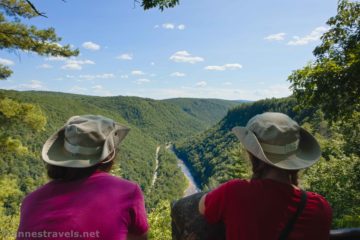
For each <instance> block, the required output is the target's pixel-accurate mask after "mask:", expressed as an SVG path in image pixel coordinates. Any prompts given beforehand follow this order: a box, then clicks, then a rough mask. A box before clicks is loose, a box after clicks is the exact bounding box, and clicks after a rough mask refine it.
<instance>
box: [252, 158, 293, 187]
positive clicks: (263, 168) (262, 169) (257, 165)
mask: <svg viewBox="0 0 360 240" xmlns="http://www.w3.org/2000/svg"><path fill="white" fill-rule="evenodd" d="M248 154H249V158H250V162H251V165H252V172H253V175H252V177H251V179H261V178H263V177H264V176H265V174H266V173H267V172H268V171H269V169H273V168H275V167H273V166H271V165H269V164H266V163H265V162H263V161H261V160H260V159H259V158H257V157H255V156H254V155H253V154H252V153H250V152H248ZM282 171H285V172H287V173H288V175H289V179H290V182H291V184H293V185H295V186H298V184H299V181H298V172H299V170H282Z"/></svg>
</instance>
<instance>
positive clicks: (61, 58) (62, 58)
mask: <svg viewBox="0 0 360 240" xmlns="http://www.w3.org/2000/svg"><path fill="white" fill-rule="evenodd" d="M66 59H67V58H66V57H61V56H56V57H54V56H50V57H47V58H45V60H46V61H65V60H66Z"/></svg>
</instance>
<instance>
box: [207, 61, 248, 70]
mask: <svg viewBox="0 0 360 240" xmlns="http://www.w3.org/2000/svg"><path fill="white" fill-rule="evenodd" d="M241 68H242V65H241V64H239V63H227V64H224V65H221V66H206V67H205V68H204V69H205V70H211V71H225V70H237V69H241Z"/></svg>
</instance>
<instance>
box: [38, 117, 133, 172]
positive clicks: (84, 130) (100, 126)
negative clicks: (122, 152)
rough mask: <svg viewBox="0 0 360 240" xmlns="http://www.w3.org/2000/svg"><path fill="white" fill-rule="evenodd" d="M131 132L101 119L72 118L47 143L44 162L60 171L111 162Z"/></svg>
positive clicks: (43, 154) (124, 127) (126, 128)
mask: <svg viewBox="0 0 360 240" xmlns="http://www.w3.org/2000/svg"><path fill="white" fill-rule="evenodd" d="M129 131H130V129H129V128H128V127H126V126H123V125H120V124H118V123H116V122H114V121H113V120H112V119H109V118H106V117H103V116H100V115H83V116H74V117H71V118H70V119H69V120H68V121H67V123H66V124H65V125H64V126H63V127H62V128H60V129H59V130H58V131H57V132H55V133H54V134H53V135H52V136H51V137H50V138H49V139H48V140H46V142H45V144H44V146H43V148H42V158H43V160H44V161H45V162H47V163H49V164H51V165H56V166H62V167H72V168H86V167H91V166H94V165H96V164H98V163H100V162H101V161H103V160H105V159H109V158H110V159H112V158H113V157H114V156H115V153H116V149H117V148H118V146H119V144H120V143H121V141H122V140H123V139H124V138H125V137H126V135H127V134H128V132H129Z"/></svg>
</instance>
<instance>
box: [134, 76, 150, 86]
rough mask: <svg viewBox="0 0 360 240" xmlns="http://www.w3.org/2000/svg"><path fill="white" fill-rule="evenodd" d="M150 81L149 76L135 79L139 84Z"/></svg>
mask: <svg viewBox="0 0 360 240" xmlns="http://www.w3.org/2000/svg"><path fill="white" fill-rule="evenodd" d="M149 82H150V80H149V79H147V78H140V79H138V80H136V81H135V83H136V84H139V85H141V84H144V83H149Z"/></svg>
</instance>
